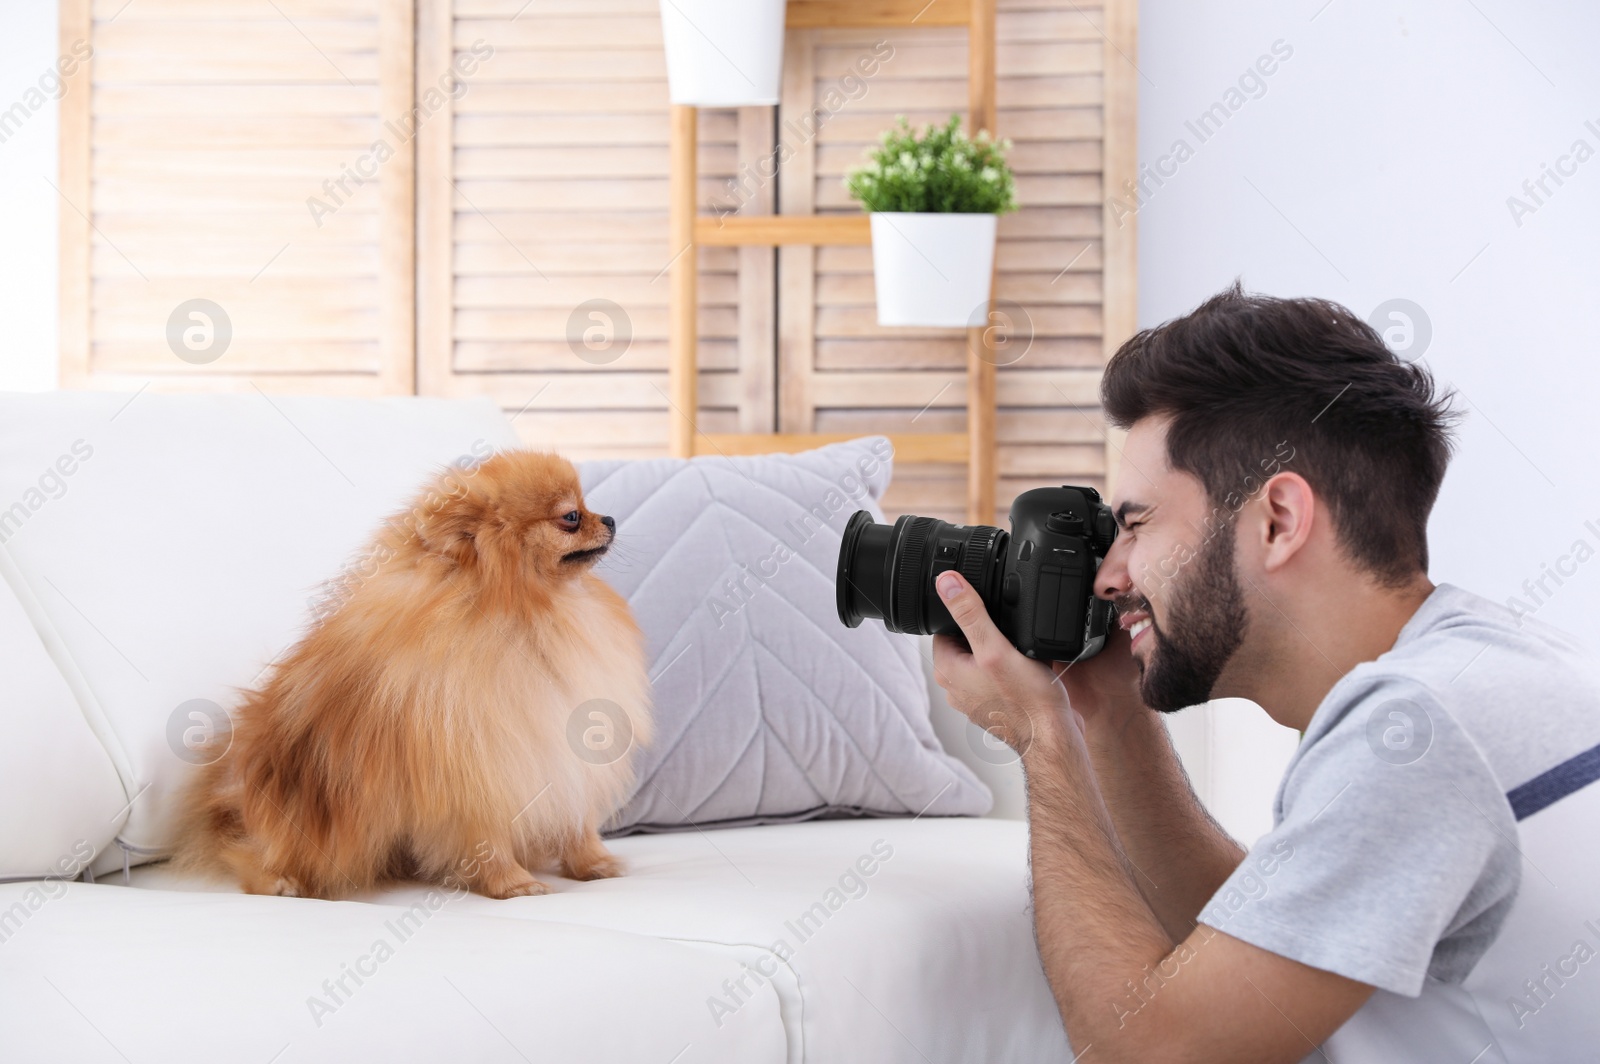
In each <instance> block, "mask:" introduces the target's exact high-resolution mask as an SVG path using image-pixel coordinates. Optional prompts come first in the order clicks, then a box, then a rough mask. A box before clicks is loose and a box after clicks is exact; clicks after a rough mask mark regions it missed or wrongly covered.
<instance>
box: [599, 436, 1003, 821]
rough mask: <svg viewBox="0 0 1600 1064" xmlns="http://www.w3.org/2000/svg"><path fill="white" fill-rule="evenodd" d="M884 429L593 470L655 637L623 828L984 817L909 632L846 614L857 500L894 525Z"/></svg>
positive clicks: (615, 563)
mask: <svg viewBox="0 0 1600 1064" xmlns="http://www.w3.org/2000/svg"><path fill="white" fill-rule="evenodd" d="M892 458H893V451H892V449H891V447H890V444H889V441H888V440H887V439H885V438H883V437H881V436H879V437H865V438H863V439H859V440H851V441H849V442H846V443H839V444H833V445H831V446H827V447H823V448H820V449H818V450H815V451H808V452H805V453H803V454H796V455H760V456H753V457H732V458H725V457H720V456H707V457H700V458H692V459H671V458H669V459H657V460H649V461H596V462H583V463H579V472H580V475H581V477H582V480H583V487H584V495H585V497H586V502H587V504H588V506H589V507H590V509H592V510H595V511H597V512H599V513H605V514H611V515H612V516H614V517H615V518H616V519H617V533H618V534H617V539H616V544H615V547H614V548H613V550H612V552H611V553H610V554H609V555H608V556H607V557H606V558H605V559H604V560H603V561H602V562H601V563H600V566H599V569H598V572H600V573H601V574H602V575H603V576H604V577H605V578H606V579H607V580H608V581H609V582H610V583H611V585H612V586H613V587H615V588H616V589H617V591H619V592H620V593H621V594H622V595H624V596H625V597H626V598H627V599H628V602H629V603H630V604H631V605H632V607H633V610H634V613H635V615H636V616H637V617H638V619H639V624H640V626H641V627H642V628H643V629H644V633H645V637H646V641H647V644H648V652H649V656H650V662H651V665H650V675H651V678H652V684H653V687H654V692H655V713H656V738H655V741H654V743H653V744H652V745H651V746H650V747H649V748H648V749H645V750H643V751H641V752H640V753H639V754H637V755H636V756H637V757H638V761H637V767H638V785H637V789H636V792H635V794H634V796H633V798H632V799H631V801H629V803H628V804H627V805H626V806H625V807H624V808H623V809H621V810H620V811H619V812H618V813H617V815H616V816H615V817H613V818H612V821H611V823H610V824H608V825H607V830H608V833H610V834H626V833H629V832H634V831H668V830H677V829H683V828H689V827H706V826H710V825H716V826H718V827H732V826H738V825H747V824H765V823H779V822H787V821H796V820H806V819H810V818H812V817H820V816H839V815H858V816H859V815H877V816H902V815H905V816H917V815H919V814H927V815H930V816H954V815H974V816H976V815H982V814H983V813H986V812H988V810H989V807H990V804H991V797H990V794H989V791H988V789H987V788H986V787H985V786H984V785H983V784H982V783H981V782H980V781H979V780H978V779H977V777H976V776H974V775H973V774H972V772H971V771H970V770H969V769H968V768H967V767H966V766H965V765H963V764H962V763H961V762H960V761H958V760H956V759H955V758H953V757H951V756H949V755H948V754H946V753H945V752H944V750H943V748H942V747H941V746H940V745H939V740H938V738H937V737H936V736H935V735H934V732H933V728H932V726H931V725H930V724H929V721H928V690H927V687H926V686H925V681H924V674H923V671H922V667H921V662H920V661H919V660H918V656H917V655H918V648H917V640H916V637H914V636H909V635H896V634H893V633H891V632H888V631H886V630H885V629H884V627H883V625H882V624H878V623H872V622H867V623H864V624H862V625H861V626H860V627H859V628H854V629H851V628H846V627H845V626H844V625H842V624H840V623H839V620H838V616H837V613H836V607H835V604H834V603H835V598H834V579H833V577H834V570H835V566H836V564H837V562H838V557H839V543H840V539H841V537H842V535H843V531H844V525H845V522H846V521H848V520H849V518H850V515H851V514H852V513H854V512H855V511H856V510H857V509H866V510H870V511H872V513H873V515H874V517H875V519H877V520H882V513H881V511H880V510H879V508H878V503H877V500H878V498H879V497H880V496H881V495H882V494H883V491H884V489H885V488H886V487H887V486H888V483H889V477H890V473H891V469H892Z"/></svg>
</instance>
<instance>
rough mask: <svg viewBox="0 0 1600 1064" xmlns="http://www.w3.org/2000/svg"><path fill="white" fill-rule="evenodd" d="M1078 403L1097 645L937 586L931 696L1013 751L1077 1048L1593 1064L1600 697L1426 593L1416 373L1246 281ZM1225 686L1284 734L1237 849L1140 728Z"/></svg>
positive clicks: (1552, 656)
mask: <svg viewBox="0 0 1600 1064" xmlns="http://www.w3.org/2000/svg"><path fill="white" fill-rule="evenodd" d="M1103 397H1104V406H1105V409H1106V412H1107V415H1108V416H1109V418H1110V419H1111V420H1112V422H1113V423H1115V424H1117V425H1118V426H1120V427H1124V428H1126V429H1128V435H1127V440H1126V444H1125V446H1124V448H1123V452H1122V459H1121V462H1122V464H1121V474H1120V479H1119V483H1118V487H1117V490H1116V492H1115V494H1114V496H1113V497H1112V498H1111V499H1110V500H1109V503H1110V505H1111V507H1112V508H1113V510H1114V511H1115V513H1116V517H1117V523H1118V526H1119V527H1120V529H1121V533H1120V535H1119V536H1118V538H1117V540H1116V543H1115V545H1114V546H1113V547H1112V548H1111V550H1110V551H1109V552H1108V554H1107V555H1106V558H1105V562H1104V564H1103V565H1102V567H1101V569H1100V571H1099V575H1098V578H1097V580H1096V583H1095V592H1096V594H1098V595H1100V596H1101V597H1103V598H1106V599H1109V600H1111V601H1112V602H1113V603H1114V604H1115V605H1116V607H1117V611H1118V617H1119V622H1120V630H1119V631H1118V632H1117V633H1115V635H1114V636H1113V638H1112V639H1110V640H1109V641H1108V644H1107V646H1106V648H1105V649H1104V650H1103V651H1102V652H1101V653H1100V654H1099V655H1098V656H1096V657H1094V658H1092V659H1090V660H1088V661H1086V662H1083V663H1081V664H1077V665H1072V666H1070V667H1068V666H1066V665H1064V664H1062V663H1057V664H1056V665H1055V666H1053V667H1052V666H1049V665H1046V664H1044V663H1042V662H1036V661H1033V660H1030V659H1028V658H1025V657H1023V656H1022V655H1021V654H1019V653H1018V652H1017V651H1016V649H1015V648H1014V647H1012V646H1011V644H1010V643H1009V642H1007V641H1006V639H1005V638H1004V637H1003V636H1002V635H1001V634H1000V633H999V631H998V630H997V629H996V628H995V626H994V625H993V623H992V622H991V621H990V619H989V617H988V615H987V613H986V612H985V609H984V605H983V603H982V601H981V600H980V599H979V598H978V596H977V594H976V593H975V592H974V591H973V590H972V588H971V587H970V585H968V584H967V583H966V582H965V581H964V580H962V579H961V578H960V576H959V575H957V574H956V573H954V572H947V573H943V574H941V575H940V577H939V581H938V590H939V593H940V595H941V596H942V597H943V598H944V599H945V600H946V602H947V604H948V606H949V608H950V612H951V614H952V615H953V616H954V617H955V619H956V621H957V622H958V623H959V624H960V625H961V627H962V629H963V632H964V633H965V636H966V639H965V645H963V643H962V641H961V640H959V639H956V638H953V637H949V636H940V637H938V638H937V639H936V641H935V646H934V665H935V670H936V676H937V677H938V680H939V682H940V684H941V686H943V687H944V688H945V689H946V691H947V692H948V693H949V696H950V701H951V703H952V704H953V705H954V706H956V707H957V708H958V709H961V710H962V711H963V712H965V713H966V714H967V715H968V716H969V717H971V718H972V719H973V720H974V721H975V722H976V723H978V724H979V725H980V726H982V727H985V728H988V729H990V730H991V731H993V732H994V733H995V734H997V735H999V736H1001V737H1003V738H1005V739H1006V740H1007V741H1008V742H1010V743H1012V745H1013V746H1014V747H1015V748H1016V749H1017V750H1018V752H1019V753H1020V754H1021V758H1022V764H1023V768H1024V771H1025V773H1026V777H1027V791H1028V801H1029V813H1030V822H1031V828H1030V834H1031V841H1030V848H1031V857H1032V874H1033V897H1034V910H1035V913H1034V915H1035V924H1036V932H1037V937H1038V944H1039V950H1040V954H1041V956H1042V959H1043V961H1044V967H1045V972H1046V974H1047V976H1048V977H1049V980H1050V983H1051V986H1052V988H1053V989H1054V992H1055V996H1056V1000H1057V1003H1058V1005H1059V1007H1060V1009H1061V1015H1062V1019H1063V1021H1064V1022H1065V1024H1066V1030H1067V1035H1068V1037H1069V1039H1070V1040H1071V1043H1072V1046H1073V1049H1074V1051H1075V1053H1076V1054H1077V1055H1078V1056H1079V1057H1082V1058H1084V1059H1085V1060H1086V1062H1087V1064H1105V1062H1111V1061H1139V1062H1145V1064H1149V1062H1156V1061H1168V1060H1184V1061H1222V1062H1229V1064H1235V1062H1256V1061H1259V1062H1267V1061H1295V1060H1300V1059H1302V1058H1304V1059H1311V1060H1323V1059H1326V1060H1330V1061H1336V1062H1338V1061H1349V1062H1360V1064H1373V1062H1384V1061H1396V1062H1399V1061H1404V1062H1407V1064H1412V1062H1417V1061H1440V1062H1450V1064H1488V1062H1490V1061H1517V1062H1519V1061H1556V1060H1578V1059H1582V1060H1593V1059H1595V1055H1596V1053H1600V1019H1597V1017H1600V858H1597V857H1596V846H1595V842H1596V829H1597V827H1600V786H1589V784H1591V783H1592V782H1593V781H1594V780H1595V779H1596V778H1597V777H1600V679H1597V676H1596V671H1595V667H1594V665H1593V663H1592V661H1591V660H1590V659H1588V658H1586V657H1585V656H1584V655H1583V654H1582V652H1580V650H1579V648H1577V646H1576V645H1575V644H1574V643H1573V642H1572V640H1570V639H1569V638H1568V637H1566V636H1564V635H1562V634H1561V633H1559V632H1557V631H1555V630H1553V629H1551V628H1549V627H1548V626H1546V625H1544V624H1542V623H1540V622H1538V621H1536V620H1533V619H1531V618H1528V617H1526V616H1523V615H1521V614H1519V613H1515V612H1513V611H1512V610H1509V609H1506V608H1503V607H1501V606H1498V605H1496V604H1494V603H1491V602H1488V601H1486V600H1484V599H1481V598H1479V597H1477V596H1475V595H1472V594H1470V593H1468V592H1466V591H1463V590H1461V589H1459V588H1455V587H1451V586H1449V585H1439V586H1435V585H1434V584H1433V583H1431V582H1430V581H1429V579H1428V576H1427V563H1428V554H1427V541H1426V527H1427V519H1428V513H1429V511H1430V510H1431V509H1432V506H1433V502H1434V499H1435V497H1436V496H1437V493H1438V489H1439V484H1440V481H1441V480H1442V478H1443V476H1444V471H1445V466H1446V463H1447V461H1448V459H1449V451H1450V440H1449V429H1450V424H1451V421H1452V416H1453V415H1452V414H1451V412H1450V410H1449V407H1448V402H1447V399H1446V398H1445V397H1441V396H1439V395H1437V394H1436V392H1435V389H1434V385H1433V382H1432V380H1431V378H1430V377H1429V375H1428V373H1427V372H1426V371H1425V370H1423V369H1422V368H1420V367H1418V366H1414V365H1407V364H1404V363H1401V362H1399V361H1397V360H1396V359H1395V358H1394V357H1393V355H1392V354H1391V353H1390V352H1389V350H1388V349H1387V348H1386V347H1385V346H1384V344H1383V342H1382V341H1381V339H1380V338H1379V337H1378V336H1377V334H1376V333H1375V332H1374V331H1373V330H1372V329H1371V328H1369V327H1368V326H1367V325H1366V324H1365V323H1363V322H1362V321H1361V320H1360V319H1359V318H1357V317H1355V316H1354V315H1352V314H1351V313H1350V312H1349V311H1348V310H1346V309H1345V308H1344V307H1341V306H1338V305H1336V304H1333V303H1329V302H1326V301H1323V300H1311V299H1293V300H1287V299H1272V298H1266V297H1261V296H1253V295H1246V294H1244V293H1243V292H1241V291H1240V289H1239V288H1238V286H1237V285H1235V286H1234V287H1233V288H1232V289H1230V290H1228V291H1225V292H1223V293H1221V294H1220V295H1218V296H1216V297H1214V298H1212V299H1211V300H1209V301H1208V302H1206V303H1205V304H1203V305H1202V306H1200V307H1199V308H1198V309H1196V310H1195V311H1194V312H1193V313H1191V314H1189V315H1188V316H1186V317H1183V318H1179V319H1177V320H1174V321H1171V322H1168V323H1167V324H1165V325H1162V326H1160V327H1158V328H1155V329H1151V330H1148V331H1146V332H1143V333H1141V334H1139V335H1138V336H1136V337H1134V338H1133V339H1132V340H1130V341H1129V342H1128V343H1127V344H1126V345H1124V347H1123V348H1122V350H1121V351H1119V352H1118V353H1117V355H1116V357H1114V358H1113V359H1112V360H1111V362H1110V363H1109V364H1108V366H1107V368H1106V373H1105V379H1104V385H1103ZM1518 497H1519V493H1518V491H1517V490H1516V486H1515V485H1513V484H1507V485H1505V490H1504V492H1503V493H1501V494H1500V495H1499V496H1498V497H1496V498H1489V499H1484V500H1483V506H1482V508H1481V511H1480V515H1479V516H1480V523H1479V525H1478V528H1477V529H1476V531H1477V533H1478V534H1480V535H1482V536H1483V537H1484V539H1485V544H1486V550H1489V549H1494V550H1502V551H1503V550H1515V549H1516V543H1517V540H1516V535H1517V529H1518V528H1519V527H1520V526H1522V525H1524V524H1526V523H1528V522H1532V521H1537V520H1539V519H1540V518H1539V515H1538V514H1537V513H1524V512H1522V511H1521V510H1520V508H1519V506H1518V502H1517V500H1518ZM1491 544H1493V546H1492V547H1491V546H1490V545H1491ZM969 648H970V649H969ZM1228 696H1237V697H1243V698H1248V699H1251V700H1252V701H1254V702H1255V703H1257V704H1258V705H1259V706H1261V707H1262V708H1263V709H1264V710H1265V711H1266V712H1267V714H1268V715H1270V716H1271V717H1272V718H1273V719H1274V720H1276V721H1277V722H1278V723H1280V724H1283V725H1286V726H1288V727H1291V728H1296V729H1298V730H1300V731H1301V732H1302V733H1303V734H1304V738H1303V740H1302V742H1301V745H1300V749H1299V751H1298V752H1297V753H1296V755H1295V757H1294V759H1293V760H1292V761H1291V763H1290V765H1289V768H1288V771H1287V773H1286V775H1285V777H1284V780H1283V783H1282V786H1281V789H1280V791H1279V795H1278V799H1277V803H1276V808H1275V823H1276V827H1275V828H1274V830H1273V831H1272V832H1271V833H1269V834H1268V835H1266V836H1265V837H1264V838H1262V839H1261V840H1260V841H1259V842H1257V843H1256V844H1255V846H1254V847H1252V848H1250V850H1249V851H1248V852H1246V850H1245V849H1243V848H1242V847H1240V846H1239V845H1238V844H1237V843H1235V842H1234V841H1233V840H1232V839H1230V838H1229V837H1228V836H1227V835H1226V834H1225V833H1224V832H1223V831H1222V830H1221V829H1220V828H1219V827H1218V825H1217V824H1216V822H1215V821H1213V820H1211V819H1210V818H1209V817H1208V816H1207V815H1206V813H1205V811H1204V809H1203V808H1202V807H1201V805H1200V803H1199V801H1198V800H1197V799H1196V797H1195V795H1194V793H1193V791H1192V790H1191V789H1190V787H1189V783H1188V780H1187V778H1186V777H1185V776H1184V773H1183V770H1182V768H1181V767H1180V765H1179V763H1178V759H1177V757H1176V756H1175V754H1174V752H1173V749H1172V747H1171V745H1170V743H1169V742H1168V739H1167V735H1166V731H1165V728H1164V727H1163V725H1162V722H1161V716H1160V715H1161V714H1163V713H1169V712H1173V711H1176V710H1178V709H1181V708H1183V707H1185V706H1189V705H1194V704H1196V703H1200V702H1204V701H1206V700H1208V699H1211V698H1221V697H1228Z"/></svg>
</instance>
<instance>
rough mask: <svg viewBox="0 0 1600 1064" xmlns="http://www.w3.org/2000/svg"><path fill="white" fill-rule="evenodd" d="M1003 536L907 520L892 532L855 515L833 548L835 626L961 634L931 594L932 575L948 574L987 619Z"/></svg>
mask: <svg viewBox="0 0 1600 1064" xmlns="http://www.w3.org/2000/svg"><path fill="white" fill-rule="evenodd" d="M1009 538H1010V537H1009V535H1008V534H1007V533H1006V532H1005V531H1004V530H1002V529H998V528H993V527H990V526H988V525H971V526H965V525H952V524H950V523H949V522H947V521H940V520H939V519H938V518H934V517H917V516H915V515H912V514H906V515H905V516H903V517H901V518H900V519H899V520H897V521H896V522H895V523H894V524H893V525H892V526H890V525H882V524H877V523H876V522H874V521H873V520H872V515H871V514H870V513H868V512H867V511H866V510H858V511H856V513H855V514H854V516H852V517H851V518H850V523H849V524H848V525H846V526H845V532H844V542H843V543H842V544H840V547H839V570H838V573H837V575H836V578H835V585H836V587H837V589H838V591H837V594H838V607H839V620H840V621H842V622H843V623H844V624H845V625H846V626H848V627H850V628H854V627H856V626H857V625H859V624H860V623H861V621H862V619H863V618H877V619H881V620H882V621H883V623H884V627H886V628H888V629H889V631H891V632H910V633H912V634H914V635H929V634H934V633H940V632H943V633H947V634H952V635H953V634H955V633H957V632H959V631H960V626H958V625H957V624H956V623H955V621H954V620H952V619H951V617H950V613H949V611H948V610H946V609H945V606H944V603H943V601H941V600H940V598H939V596H938V594H937V593H936V592H935V591H934V587H933V577H934V573H935V572H936V571H943V570H945V569H955V570H957V571H958V572H960V573H961V575H962V576H964V577H965V578H966V579H967V582H968V583H970V584H971V585H972V586H973V587H974V588H975V589H976V590H977V592H978V594H979V595H980V596H981V597H982V598H983V600H984V604H985V605H986V606H988V608H989V613H990V615H991V616H994V615H995V612H996V611H995V605H996V603H997V601H998V597H999V588H1000V569H1001V567H1002V564H1003V561H1004V558H1005V548H1006V544H1007V542H1008V540H1009Z"/></svg>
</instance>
